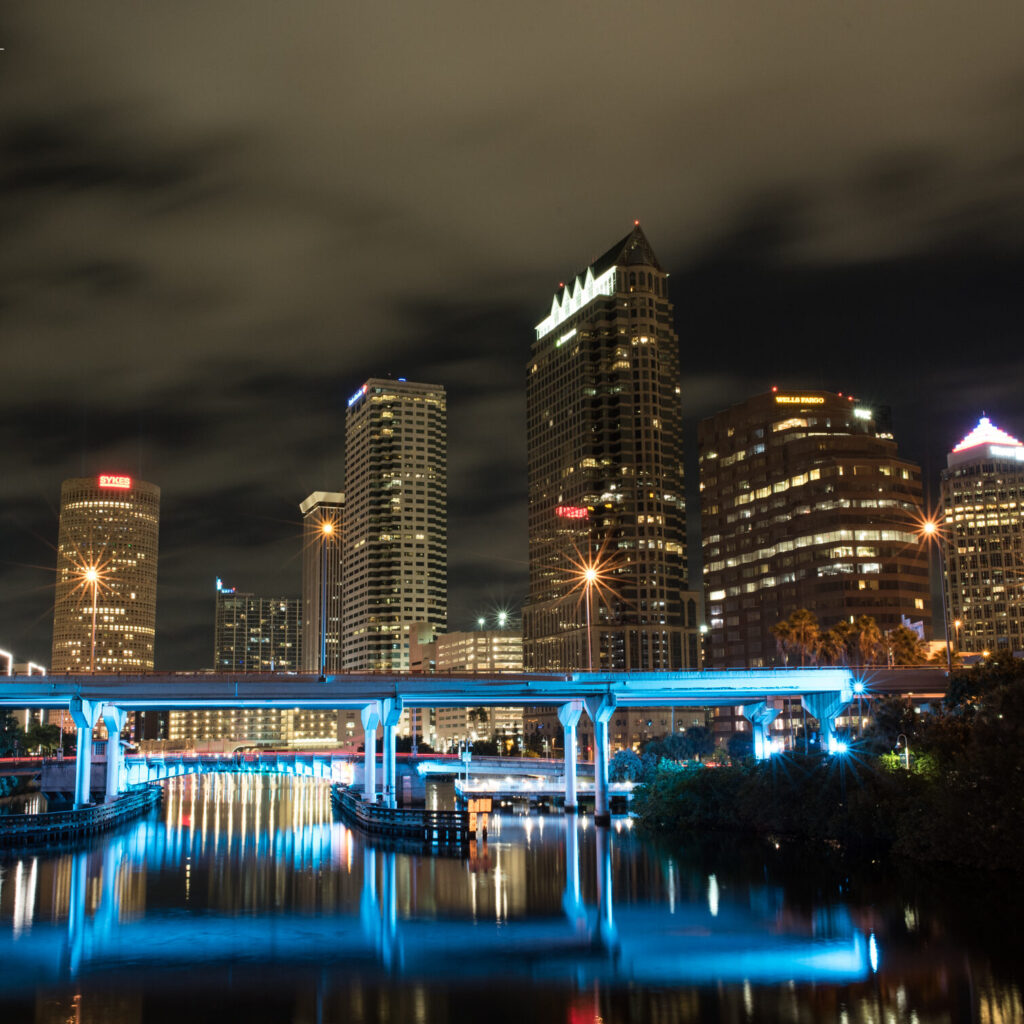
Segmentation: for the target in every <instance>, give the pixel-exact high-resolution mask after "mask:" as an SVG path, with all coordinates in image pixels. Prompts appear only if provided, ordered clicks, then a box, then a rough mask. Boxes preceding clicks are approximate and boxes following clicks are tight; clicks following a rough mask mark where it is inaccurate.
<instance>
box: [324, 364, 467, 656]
mask: <svg viewBox="0 0 1024 1024" xmlns="http://www.w3.org/2000/svg"><path fill="white" fill-rule="evenodd" d="M447 488H448V459H447V430H446V399H445V392H444V388H443V387H440V386H439V385H437V384H416V383H413V382H411V381H406V380H377V379H373V380H368V381H367V382H366V383H365V384H364V385H363V386H362V387H361V388H360V389H359V390H358V391H357V392H356V393H355V394H354V395H353V396H352V397H351V398H350V399H349V403H348V415H347V418H346V423H345V520H346V528H345V539H344V555H343V564H344V577H345V606H344V609H343V611H342V652H343V653H342V665H343V667H344V669H345V670H346V671H350V672H360V671H377V670H380V671H404V670H405V669H407V668H408V667H409V628H410V624H411V623H414V622H415V623H425V624H427V625H428V626H429V627H430V628H431V629H433V631H434V632H435V633H440V632H443V631H444V628H445V624H446V622H447V619H448V521H447V510H448V495H447Z"/></svg>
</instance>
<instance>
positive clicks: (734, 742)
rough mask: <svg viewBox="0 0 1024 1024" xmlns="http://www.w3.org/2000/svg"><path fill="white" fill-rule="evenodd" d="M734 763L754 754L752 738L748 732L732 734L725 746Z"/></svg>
mask: <svg viewBox="0 0 1024 1024" xmlns="http://www.w3.org/2000/svg"><path fill="white" fill-rule="evenodd" d="M725 748H726V750H728V751H729V756H730V757H731V758H732V759H733V760H734V761H742V760H743V759H744V758H747V757H752V756H753V754H754V737H753V736H752V735H751V734H750V733H749V732H734V733H733V734H732V735H731V736H730V737H729V739H728V740H727V741H726V744H725Z"/></svg>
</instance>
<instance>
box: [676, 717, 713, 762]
mask: <svg viewBox="0 0 1024 1024" xmlns="http://www.w3.org/2000/svg"><path fill="white" fill-rule="evenodd" d="M683 738H684V740H685V742H686V747H687V757H695V758H696V759H697V760H698V761H699V760H700V759H701V758H702V757H708V756H709V755H711V754H713V753H714V752H715V736H714V733H713V732H712V731H711V730H710V729H709V728H708V727H707V726H706V725H691V726H690V728H689V729H687V730H686V732H685V733H684V734H683Z"/></svg>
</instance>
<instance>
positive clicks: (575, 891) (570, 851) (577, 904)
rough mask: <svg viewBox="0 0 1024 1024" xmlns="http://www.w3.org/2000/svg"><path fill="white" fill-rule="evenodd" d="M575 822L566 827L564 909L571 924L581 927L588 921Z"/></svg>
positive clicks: (567, 824) (570, 822) (567, 823)
mask: <svg viewBox="0 0 1024 1024" xmlns="http://www.w3.org/2000/svg"><path fill="white" fill-rule="evenodd" d="M578 827H579V826H578V825H577V824H576V822H575V820H574V821H569V822H566V825H565V891H564V892H563V893H562V909H563V910H564V911H565V916H566V917H567V918H568V919H569V921H570V923H571V924H573V925H575V926H576V927H579V926H580V925H581V924H582V923H584V922H585V921H586V917H587V912H586V907H585V906H584V904H583V894H582V892H581V890H580V837H579V833H578V832H577V828H578Z"/></svg>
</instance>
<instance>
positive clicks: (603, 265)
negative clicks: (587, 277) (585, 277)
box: [590, 220, 663, 277]
mask: <svg viewBox="0 0 1024 1024" xmlns="http://www.w3.org/2000/svg"><path fill="white" fill-rule="evenodd" d="M637 264H643V265H644V266H645V267H655V268H656V269H658V270H662V269H663V268H662V266H661V264H660V263H659V262H658V257H657V256H655V255H654V250H653V249H652V248H651V243H650V242H648V241H647V236H646V235H645V234H644V230H643V228H642V227H640V221H638V220H637V221H634V222H633V230H632V231H630V233H629V234H628V235H626V237H625V238H620V239H619V241H617V242H616V243H615V244H614V245H613V246H612V247H611V248H610V249H609V250H608V251H607V252H605V253H603V254H602V255H600V256H598V258H597V259H596V260H594V262H593V263H591V264H590V266H591V268H592V269H593V271H594V277H600V276H601V275H602V274H603V273H604V272H605V271H606V270H610V269H611V268H612V267H629V266H636V265H637Z"/></svg>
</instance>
